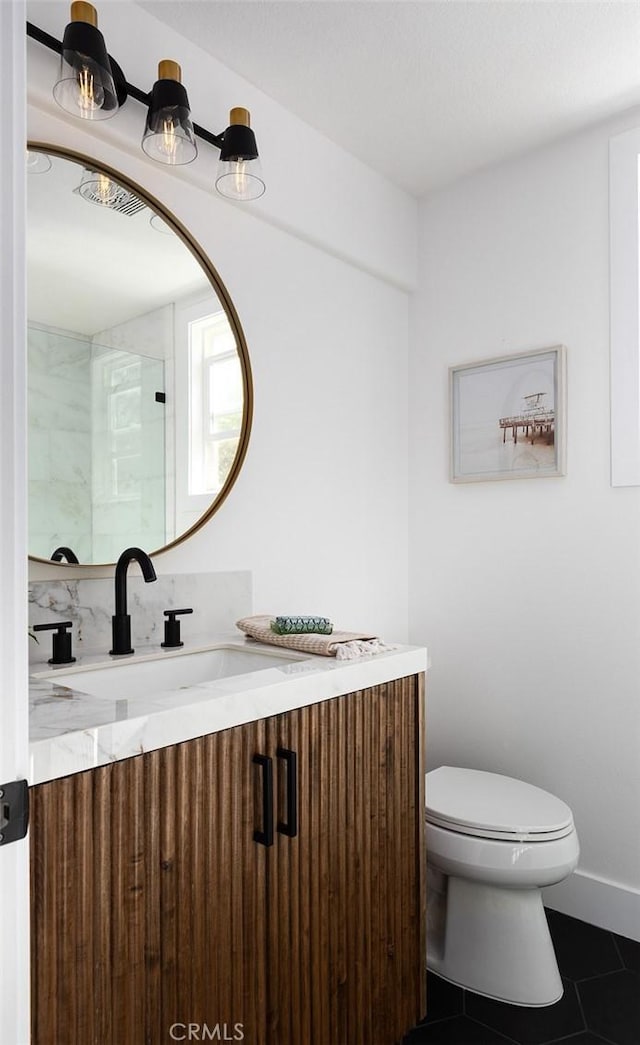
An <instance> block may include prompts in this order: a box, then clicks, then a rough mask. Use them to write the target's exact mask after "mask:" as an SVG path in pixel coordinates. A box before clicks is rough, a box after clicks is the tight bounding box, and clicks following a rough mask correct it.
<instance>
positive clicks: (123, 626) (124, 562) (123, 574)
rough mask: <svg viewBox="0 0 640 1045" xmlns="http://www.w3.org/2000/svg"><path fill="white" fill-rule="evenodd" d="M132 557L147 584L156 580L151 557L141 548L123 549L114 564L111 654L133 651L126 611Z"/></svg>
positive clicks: (129, 623)
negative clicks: (113, 612)
mask: <svg viewBox="0 0 640 1045" xmlns="http://www.w3.org/2000/svg"><path fill="white" fill-rule="evenodd" d="M133 559H135V560H136V562H137V563H139V565H140V569H141V570H142V576H143V577H144V579H145V581H146V582H147V584H148V583H149V581H155V580H157V578H156V571H155V570H154V568H153V564H152V562H151V559H150V558H149V556H148V555H147V553H146V552H143V550H142V548H127V549H126V551H123V553H122V555H121V556H120V558H119V559H118V562H117V564H116V612H115V615H114V616H113V617H112V618H111V631H112V635H113V649H111V650H109V652H110V653H112V654H121V653H133V647H132V645H131V617H130V616H129V614H128V613H127V569H128V568H129V563H130V562H131V561H132V560H133Z"/></svg>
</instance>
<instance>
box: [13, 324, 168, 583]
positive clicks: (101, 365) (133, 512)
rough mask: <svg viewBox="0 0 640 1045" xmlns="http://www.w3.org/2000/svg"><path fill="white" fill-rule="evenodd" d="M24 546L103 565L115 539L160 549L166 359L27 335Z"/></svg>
mask: <svg viewBox="0 0 640 1045" xmlns="http://www.w3.org/2000/svg"><path fill="white" fill-rule="evenodd" d="M27 335H28V338H27V345H28V375H29V386H28V387H29V391H28V398H29V415H28V426H29V427H28V446H29V517H30V520H31V525H30V529H29V547H30V549H31V550H32V553H33V554H38V555H41V556H42V557H44V556H45V555H47V554H51V552H53V550H54V548H55V547H57V544H54V543H53V542H54V541H57V540H58V538H60V540H61V541H62V543H64V544H65V545H67V546H70V547H71V548H72V549H73V551H74V552H75V554H76V555H77V557H78V558H79V560H80V562H85V563H86V562H108V561H109V560H110V559H111V558H112V556H113V554H114V541H115V542H116V543H117V545H119V547H120V548H124V547H126V546H127V544H129V545H131V544H133V545H143V546H145V545H146V546H147V547H150V548H151V547H153V548H160V547H162V545H163V544H166V534H167V526H168V522H169V520H167V519H166V517H165V516H166V512H165V484H166V483H167V482H169V481H170V480H171V476H170V475H169V474H168V473H167V472H166V470H165V469H166V466H165V404H164V403H162V402H161V401H158V400H156V398H155V394H156V392H163V390H164V389H165V387H166V385H165V376H164V368H165V358H164V357H162V358H154V357H153V356H152V355H142V354H141V353H136V352H133V351H127V350H126V349H113V348H110V347H109V346H108V344H105V340H106V338H105V337H104V336H98V337H95V336H94V337H91V338H80V337H72V336H70V335H68V334H63V333H57V332H56V331H53V330H48V329H46V328H45V327H36V326H29V328H28V332H27Z"/></svg>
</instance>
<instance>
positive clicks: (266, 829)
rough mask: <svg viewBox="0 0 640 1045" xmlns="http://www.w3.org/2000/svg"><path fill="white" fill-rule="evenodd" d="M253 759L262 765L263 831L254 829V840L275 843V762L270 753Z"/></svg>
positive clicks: (261, 842) (255, 762)
mask: <svg viewBox="0 0 640 1045" xmlns="http://www.w3.org/2000/svg"><path fill="white" fill-rule="evenodd" d="M252 761H253V763H254V765H257V766H262V831H254V832H253V840H254V842H259V843H260V845H273V762H272V760H271V759H270V758H269V756H268V755H254V756H253V759H252Z"/></svg>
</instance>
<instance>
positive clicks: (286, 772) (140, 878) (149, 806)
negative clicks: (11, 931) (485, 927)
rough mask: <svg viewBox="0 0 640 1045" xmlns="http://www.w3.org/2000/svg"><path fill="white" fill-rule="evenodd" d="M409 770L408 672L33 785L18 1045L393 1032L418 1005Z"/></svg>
mask: <svg viewBox="0 0 640 1045" xmlns="http://www.w3.org/2000/svg"><path fill="white" fill-rule="evenodd" d="M286 751H293V752H294V753H295V754H296V756H297V767H296V768H297V773H295V772H294V768H293V767H292V765H291V762H290V759H289V760H288V758H287V757H286V755H285V753H284V752H286ZM257 754H258V755H262V756H265V757H266V758H267V759H271V763H270V765H271V769H272V773H273V794H274V800H273V811H274V834H273V844H272V845H270V846H265V845H263V844H260V842H257V841H255V840H254V832H256V831H257V832H261V831H263V830H264V828H265V826H268V825H265V823H264V822H263V817H264V802H263V799H264V793H263V785H264V783H265V776H264V774H265V772H266V770H265V769H264V767H263V765H260V764H257V763H255V762H254V756H255V755H257ZM296 777H297V779H296ZM423 781H424V765H423V676H422V675H416V676H410V677H407V678H404V679H399V680H397V681H394V682H389V683H386V684H384V685H380V686H376V687H373V688H371V689H366V690H362V691H360V692H357V693H351V694H347V695H344V696H341V697H336V698H334V699H331V700H327V701H324V702H321V703H318V704H313V705H311V706H308V707H303V708H299V709H297V710H294V711H290V712H288V713H286V714H283V715H277V716H274V717H273V718H269V719H265V720H262V721H259V722H253V723H248V724H247V725H242V726H236V727H234V728H233V729H228V730H225V731H223V732H219V733H213V734H210V735H208V736H204V737H200V738H198V739H196V740H190V741H186V742H184V743H181V744H175V745H173V746H170V747H165V748H162V749H160V750H158V751H152V752H149V753H148V754H144V755H140V756H137V757H135V758H129V759H126V760H124V761H121V762H114V763H112V764H110V765H108V766H103V767H99V768H97V769H94V770H90V771H88V772H83V773H78V774H75V775H73V776H69V777H65V778H63V779H59V780H54V781H51V782H49V783H44V784H39V785H37V786H36V787H34V788H32V790H31V851H32V908H33V913H32V991H33V997H32V1006H33V1018H32V1024H33V1025H32V1045H162V1043H165V1042H166V1043H170V1042H172V1041H175V1040H180V1035H184V1038H183V1039H182V1040H213V1041H216V1040H236V1041H238V1040H242V1041H245V1042H247V1043H248V1045H372V1043H373V1042H375V1043H376V1045H393V1043H395V1042H398V1041H399V1040H400V1039H401V1038H402V1036H403V1034H404V1033H405V1032H406V1031H407V1030H409V1029H410V1028H411V1027H412V1026H413V1025H414V1024H415V1023H416V1022H417V1021H418V1020H419V1019H420V1018H421V1017H422V1016H423V1015H424V1012H425V1009H426V1002H425V967H424V957H425V912H424V904H425V881H424V878H425V844H424V816H423V810H424V794H423ZM294 784H295V794H296V797H297V803H298V808H297V825H296V826H297V831H296V833H295V836H294V837H291V836H290V835H288V834H286V833H283V832H282V830H278V825H279V824H280V826H281V828H287V827H291V823H290V819H289V818H290V817H291V815H292V809H291V807H290V805H288V799H289V797H290V794H291V792H290V788H291V787H292V786H293V785H294ZM267 840H268V839H267ZM189 1024H192V1025H193V1024H197V1025H198V1026H199V1028H200V1029H199V1031H198V1033H199V1034H200V1037H199V1038H198V1037H196V1038H194V1037H193V1033H194V1032H193V1031H192V1032H191V1033H192V1038H191V1039H188V1038H187V1037H186V1035H187V1033H188V1026H189ZM182 1025H184V1026H182ZM205 1026H206V1031H205ZM205 1034H208V1035H209V1036H208V1037H207V1036H205ZM225 1034H226V1036H227V1037H226V1039H225V1037H224V1035H225Z"/></svg>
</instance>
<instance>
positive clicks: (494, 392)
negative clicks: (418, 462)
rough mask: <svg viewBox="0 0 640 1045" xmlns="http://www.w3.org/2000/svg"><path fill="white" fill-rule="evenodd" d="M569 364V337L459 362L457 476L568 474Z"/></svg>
mask: <svg viewBox="0 0 640 1045" xmlns="http://www.w3.org/2000/svg"><path fill="white" fill-rule="evenodd" d="M565 371H566V352H565V349H564V346H563V345H556V346H554V347H553V348H542V349H537V350H536V351H533V352H522V353H519V354H518V355H512V356H501V357H499V358H497V359H487V360H484V361H483V362H481V363H468V364H466V365H464V366H454V367H451V368H450V370H449V391H450V405H451V482H454V483H471V482H483V481H486V480H488V479H537V478H545V477H548V476H557V475H564V474H565V470H566V389H565Z"/></svg>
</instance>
